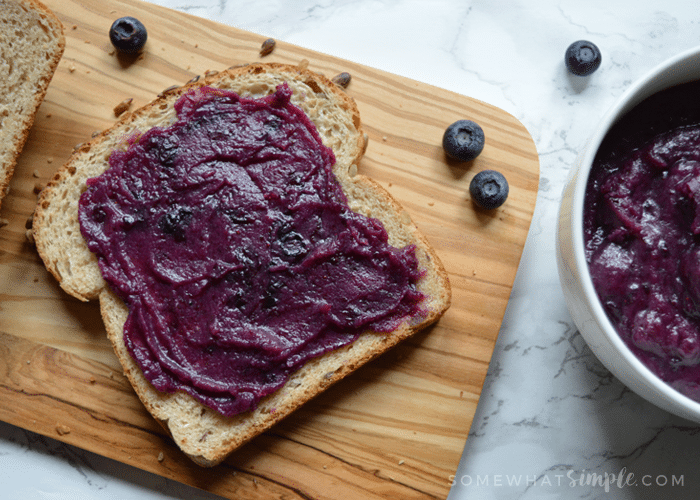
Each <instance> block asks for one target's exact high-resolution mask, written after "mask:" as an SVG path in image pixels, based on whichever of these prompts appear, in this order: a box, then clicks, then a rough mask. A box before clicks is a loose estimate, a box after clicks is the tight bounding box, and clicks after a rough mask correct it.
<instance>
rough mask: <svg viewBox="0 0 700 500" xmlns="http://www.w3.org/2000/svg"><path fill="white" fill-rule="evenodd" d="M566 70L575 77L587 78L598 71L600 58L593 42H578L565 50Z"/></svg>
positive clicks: (598, 50)
mask: <svg viewBox="0 0 700 500" xmlns="http://www.w3.org/2000/svg"><path fill="white" fill-rule="evenodd" d="M564 59H565V61H566V68H567V69H568V70H569V72H571V73H572V74H574V75H576V76H588V75H590V74H591V73H593V72H594V71H595V70H597V69H598V67H599V66H600V61H601V60H602V57H601V55H600V49H599V48H598V46H597V45H596V44H594V43H593V42H589V41H588V40H578V41H576V42H574V43H572V44H571V45H569V47H568V48H567V49H566V55H565V57H564Z"/></svg>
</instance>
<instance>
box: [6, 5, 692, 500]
mask: <svg viewBox="0 0 700 500" xmlns="http://www.w3.org/2000/svg"><path fill="white" fill-rule="evenodd" d="M91 1H98V0H91ZM154 1H156V2H157V3H159V4H161V5H165V6H168V7H171V8H175V9H178V10H182V11H185V12H188V13H190V14H193V15H197V16H202V17H206V18H210V19H214V20H217V21H220V22H225V23H228V24H231V25H234V26H236V27H239V28H243V29H247V30H250V31H253V32H256V33H259V34H263V35H268V36H271V37H274V38H277V39H280V40H284V41H286V42H290V43H294V44H297V45H301V46H304V47H308V48H310V49H314V50H317V51H322V52H326V53H330V54H333V55H336V56H339V57H342V58H345V59H349V60H352V61H356V62H360V63H363V64H366V65H370V66H373V67H377V68H381V69H383V70H387V71H390V72H394V73H398V74H401V75H404V76H407V77H410V78H414V79H416V80H420V81H423V82H427V83H430V84H434V85H437V86H441V87H444V88H447V89H449V90H452V91H455V92H459V93H462V94H466V95H468V96H471V97H475V98H478V99H481V100H483V101H486V102H488V103H490V104H493V105H495V106H498V107H500V108H502V109H504V110H506V111H508V112H510V113H511V114H513V115H514V116H515V117H516V118H518V119H519V120H520V121H521V122H522V123H523V124H524V125H525V126H526V127H527V129H528V130H529V132H530V134H531V135H532V137H533V138H534V140H535V143H536V145H537V149H538V152H539V155H540V164H541V183H540V191H539V196H538V201H537V207H536V211H535V216H534V219H533V222H532V226H531V230H530V235H529V239H528V242H527V245H526V247H525V251H524V254H523V258H522V261H521V265H520V268H519V271H518V275H517V279H516V283H515V287H514V289H513V293H512V296H511V300H510V303H509V306H508V309H507V312H506V316H505V319H504V321H503V326H502V329H501V332H500V335H499V339H498V343H497V345H496V349H495V352H494V355H493V360H492V362H491V367H490V370H489V373H488V376H487V380H486V384H485V386H484V390H483V394H482V397H481V400H480V403H479V407H478V409H477V413H476V415H475V418H474V422H473V425H472V429H471V433H470V437H469V439H468V441H467V443H466V446H465V449H464V454H463V457H462V461H461V464H460V467H459V470H458V471H457V474H456V478H455V485H454V487H453V489H452V492H451V494H450V497H449V498H450V499H451V500H452V499H454V500H461V499H466V498H481V499H488V498H496V499H506V498H507V499H511V498H520V499H530V498H538V499H540V498H587V499H588V498H619V499H647V498H665V499H684V498H696V497H698V496H699V495H700V472H698V468H697V467H696V466H695V465H694V464H693V458H694V457H695V456H696V453H695V451H696V449H697V448H696V447H698V446H700V426H697V425H694V424H691V423H690V422H687V421H684V420H681V419H679V418H676V417H673V416H671V415H669V414H667V413H665V412H663V411H661V410H659V409H656V408H655V407H653V406H651V405H650V404H648V403H646V402H645V401H643V400H641V399H640V398H639V397H637V396H636V395H635V394H633V393H632V392H630V391H629V390H628V389H626V388H625V387H624V386H622V385H621V384H620V383H619V382H618V381H617V380H616V379H614V378H613V377H612V376H611V375H610V374H609V372H607V370H606V369H605V368H603V366H602V365H601V364H600V363H599V362H598V361H597V360H596V359H595V357H594V356H593V355H592V354H591V351H590V350H589V349H588V348H587V346H586V345H585V343H584V341H583V339H582V338H581V336H580V335H579V333H578V332H577V330H576V327H575V326H574V325H573V323H572V321H571V318H570V316H569V314H568V312H567V310H566V307H565V304H564V300H563V297H562V293H561V290H560V287H559V282H558V276H557V270H556V266H555V261H554V237H555V220H556V214H557V209H558V202H559V197H560V194H561V190H562V187H563V184H564V181H565V178H566V176H567V174H568V172H569V170H570V167H571V165H572V163H573V160H574V158H575V156H576V154H577V151H578V150H579V149H580V148H581V146H582V145H583V143H584V141H585V140H586V139H587V136H588V135H589V134H590V132H591V131H592V128H593V126H594V124H595V123H596V121H597V120H598V119H599V118H600V117H601V116H602V115H603V114H604V112H605V111H606V110H607V109H608V107H609V106H611V105H612V104H613V102H614V100H615V99H616V98H617V97H618V96H619V95H620V94H621V93H622V92H623V91H624V90H625V89H626V88H627V87H628V86H629V85H630V83H631V82H632V81H634V80H635V79H636V78H638V77H639V76H641V75H643V74H644V73H645V72H647V71H648V70H650V69H651V68H652V67H653V66H655V65H656V64H658V63H660V62H662V61H663V60H664V59H666V58H668V57H670V56H672V55H674V54H676V53H678V52H681V51H683V50H685V49H688V48H690V47H692V46H694V45H696V44H698V43H700V17H698V10H697V6H696V5H695V2H692V1H689V0H682V1H681V0H676V1H666V2H663V3H659V4H657V3H656V2H643V1H642V2H640V1H639V0H626V1H615V2H613V1H609V0H608V1H601V0H595V1H594V0H589V1H586V2H580V1H573V0H564V1H555V0H532V1H528V2H524V1H518V0H501V1H498V2H494V1H490V0H481V1H466V0H461V1H458V0H433V1H431V2H422V1H418V0H297V1H295V2H283V1H281V0H278V1H265V0H257V1H251V0H202V1H199V2H198V1H197V0H154ZM183 36H187V34H184V35H183ZM578 39H589V40H591V41H593V42H595V43H596V44H598V46H599V47H600V48H601V50H602V53H603V63H602V66H601V68H600V69H599V70H598V71H597V72H596V73H594V74H593V75H592V76H591V77H588V78H585V79H582V78H577V77H571V76H569V75H568V74H567V73H566V70H565V68H564V64H563V54H564V51H565V49H566V47H567V45H568V44H569V43H571V42H573V41H575V40H578ZM592 473H596V474H598V475H600V476H604V475H605V474H607V475H608V478H609V479H613V476H611V475H613V474H614V475H615V476H614V479H615V481H614V482H612V481H611V482H609V483H608V485H607V487H606V485H601V484H592V485H591V484H586V483H587V482H588V480H589V479H590V477H591V476H587V474H592ZM620 473H623V474H626V475H625V476H624V477H623V481H621V482H618V481H617V479H618V477H620V476H619V475H620ZM629 474H632V476H629ZM625 481H627V482H625ZM0 486H1V488H0V497H1V498H8V499H14V498H22V499H25V500H34V499H42V500H44V499H52V500H53V499H66V500H68V499H70V500H74V499H122V498H140V499H144V500H151V499H175V498H177V499H185V498H187V499H215V498H219V497H216V496H214V495H210V494H207V493H203V492H201V491H198V490H194V489H192V488H189V487H187V486H183V485H181V484H178V483H176V482H173V481H169V480H164V479H162V478H160V477H158V476H154V475H151V474H149V473H145V472H142V471H139V470H137V469H134V468H131V467H128V466H124V465H122V464H120V463H117V462H114V461H111V460H108V459H105V458H102V457H99V456H96V455H93V454H91V453H87V452H84V451H81V450H79V449H76V448H73V447H71V446H67V445H64V444H61V443H59V442H57V441H54V440H52V439H48V438H43V437H40V436H37V435H35V434H32V433H29V432H26V431H23V430H21V429H18V428H15V427H13V426H10V425H7V424H4V423H0ZM606 490H609V491H606Z"/></svg>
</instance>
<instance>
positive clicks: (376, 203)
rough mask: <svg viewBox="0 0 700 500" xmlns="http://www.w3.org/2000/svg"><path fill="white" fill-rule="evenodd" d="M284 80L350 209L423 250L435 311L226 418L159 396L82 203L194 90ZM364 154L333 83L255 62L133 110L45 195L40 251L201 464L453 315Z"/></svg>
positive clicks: (429, 261)
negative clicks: (95, 249) (83, 225)
mask: <svg viewBox="0 0 700 500" xmlns="http://www.w3.org/2000/svg"><path fill="white" fill-rule="evenodd" d="M284 82H286V83H287V84H288V85H289V87H290V88H291V89H292V91H293V96H292V102H293V103H294V104H296V105H298V106H299V107H300V108H301V109H302V110H303V111H304V112H305V113H306V114H307V116H308V117H309V118H310V119H311V121H312V122H313V123H314V124H315V125H316V127H317V129H318V131H319V134H320V136H321V138H322V140H323V142H324V143H325V145H326V146H328V147H330V148H332V150H333V151H334V153H335V156H336V164H335V166H334V167H333V171H334V173H335V175H336V177H337V179H338V180H339V182H340V184H341V186H342V189H343V190H344V192H345V194H346V196H347V199H348V202H349V205H350V208H351V209H353V210H355V211H357V212H360V213H362V214H364V215H367V216H370V217H375V218H377V219H379V220H380V221H381V222H382V223H383V224H384V226H385V228H386V230H387V232H388V234H389V243H390V244H391V245H393V246H395V247H403V246H405V245H409V244H411V245H415V246H416V255H417V257H418V260H419V265H420V267H421V270H422V271H423V273H424V274H423V276H422V278H421V279H420V282H419V283H418V288H419V290H420V291H421V292H422V293H423V294H424V295H425V299H424V303H423V304H422V306H423V309H424V311H425V310H427V311H428V313H427V314H425V313H423V314H421V315H417V316H416V317H409V318H406V319H405V321H404V322H403V323H402V324H401V325H400V327H398V328H397V329H395V330H394V331H392V332H390V333H374V332H365V333H363V334H361V335H360V337H359V338H358V339H357V340H356V341H355V342H354V343H352V344H350V345H348V346H346V347H344V348H341V349H338V350H336V351H332V352H330V353H327V354H324V355H322V356H320V357H317V358H314V359H312V360H311V361H309V362H308V363H307V364H306V365H304V367H303V368H301V369H300V370H298V371H297V372H296V373H294V374H293V376H292V377H291V379H290V380H289V381H288V382H287V383H286V384H285V385H284V386H283V387H282V388H281V389H280V390H278V391H277V392H275V393H273V394H271V395H270V396H267V397H265V398H264V399H262V400H261V402H260V404H259V406H258V408H257V409H256V410H254V411H251V412H247V413H243V414H239V415H236V416H234V417H224V416H222V415H221V414H219V413H217V412H215V411H214V410H211V409H208V408H206V407H204V406H203V405H201V404H200V403H199V402H198V401H196V400H195V399H194V398H192V397H191V396H189V395H187V394H185V393H182V392H176V393H174V394H165V393H161V392H158V391H157V390H155V389H154V388H153V387H152V386H151V384H150V383H149V382H148V381H147V380H146V379H145V377H144V375H143V373H142V372H141V370H140V369H139V367H138V365H137V364H136V363H135V361H134V360H133V359H132V358H131V356H130V355H129V353H128V351H127V349H126V346H125V344H124V341H123V332H122V329H123V325H124V322H125V321H126V318H127V315H128V309H127V306H126V305H125V304H124V302H122V301H121V300H120V299H119V298H118V297H117V296H116V295H115V294H114V293H113V292H112V291H111V290H110V289H109V288H108V286H106V284H105V282H104V281H103V279H102V277H101V275H100V270H99V268H98V265H97V259H96V257H95V256H94V255H93V254H92V253H90V251H89V250H88V248H87V244H86V243H85V241H84V240H83V238H82V236H81V233H80V227H79V223H78V199H79V197H80V195H81V193H82V192H83V191H84V189H85V187H86V180H87V179H88V178H90V177H94V176H97V175H99V174H100V173H101V172H103V171H104V170H105V169H106V168H107V164H108V158H109V155H110V153H111V152H112V151H113V150H114V149H115V148H119V147H122V146H123V144H124V141H125V138H127V137H129V136H130V135H131V134H132V133H133V132H135V131H144V130H147V129H148V128H150V127H153V126H167V125H168V124H170V123H172V122H173V120H174V118H175V112H174V109H173V104H174V102H175V101H176V100H177V99H178V97H179V96H181V95H182V94H183V93H184V92H185V91H186V90H187V89H189V88H191V87H192V86H193V85H209V86H213V87H218V88H224V89H229V90H233V91H235V92H236V93H238V94H239V95H241V96H247V97H260V96H263V95H267V94H270V93H272V92H274V91H275V89H276V87H277V86H278V85H280V84H282V83H284ZM365 147H366V138H365V136H364V133H363V131H362V128H361V125H360V116H359V112H358V109H357V106H356V105H355V102H354V100H353V99H351V98H350V97H348V95H347V94H346V93H345V92H344V91H343V90H341V89H340V88H339V87H337V86H336V85H335V84H333V83H332V82H331V81H330V80H328V79H327V78H325V77H323V76H321V75H319V74H316V73H313V72H311V71H308V70H306V69H302V68H297V67H295V66H290V65H282V64H275V63H270V64H251V65H246V66H242V67H235V68H231V69H229V70H226V71H222V72H220V73H218V74H216V75H210V76H207V77H206V78H203V79H201V80H199V81H197V82H193V83H190V84H188V85H186V86H184V87H179V88H176V89H172V90H170V91H168V92H166V93H165V94H164V95H161V96H160V97H159V98H157V99H156V100H155V101H153V102H152V103H151V104H149V105H147V106H145V107H143V108H141V109H138V110H136V111H134V112H133V113H132V114H130V115H129V116H128V117H126V118H125V119H123V120H121V121H119V122H118V123H117V124H116V125H115V126H113V127H112V128H110V129H108V130H107V131H105V132H103V133H102V134H101V135H99V136H98V137H96V138H94V139H93V140H92V141H90V142H89V143H87V144H85V145H84V146H82V147H81V148H80V149H79V150H78V151H76V152H74V153H73V155H72V156H71V158H70V159H69V160H68V162H67V163H66V164H65V165H64V166H63V167H62V168H61V169H60V170H59V171H58V173H57V174H56V176H55V177H54V178H53V180H52V181H51V182H50V183H49V184H48V186H47V187H46V188H45V189H44V190H43V191H42V193H41V195H40V197H39V203H38V206H37V209H36V212H35V217H34V224H33V231H34V238H35V241H36V246H37V250H38V252H39V254H40V256H41V258H42V259H43V261H44V263H45V265H46V267H47V269H48V270H49V271H50V272H51V273H52V274H53V275H54V276H55V277H56V279H57V280H58V281H59V282H60V284H61V286H62V287H63V289H64V290H66V291H67V292H68V293H70V294H71V295H73V296H75V297H77V298H80V299H82V300H89V299H94V298H99V301H100V308H101V311H102V317H103V319H104V322H105V325H106V329H107V334H108V337H109V339H110V340H111V342H112V344H113V346H114V349H115V351H116V353H117V356H118V357H119V360H120V362H121V363H122V365H123V367H124V372H125V373H126V375H127V377H128V378H129V380H130V381H131V383H132V384H133V386H134V389H135V390H136V392H137V393H138V395H139V397H140V399H141V401H142V402H143V404H144V405H145V406H146V408H147V409H148V410H149V411H150V412H151V414H152V415H153V416H154V417H155V418H156V419H157V420H158V421H159V422H160V423H161V424H162V425H163V426H164V427H165V428H166V429H167V430H168V431H169V432H170V434H171V435H172V437H173V439H174V440H175V442H176V443H177V444H178V446H179V447H180V448H181V449H182V450H183V451H184V452H185V453H186V454H187V455H188V456H190V457H191V458H192V460H194V461H195V462H196V463H197V464H200V465H203V466H212V465H215V464H217V463H219V462H220V461H221V460H223V459H224V458H225V457H226V456H227V455H228V454H229V453H231V452H232V451H233V450H235V449H236V448H238V447H239V446H241V445H242V444H243V443H245V442H247V441H249V440H250V439H252V438H253V437H255V436H256V435H258V434H260V433H262V432H264V431H265V430H266V429H268V428H270V427H271V426H272V425H273V424H275V423H276V422H278V421H279V420H280V419H282V418H283V417H285V416H287V415H288V414H289V413H291V412H292V411H293V410H294V409H296V408H298V407H299V406H300V405H301V404H303V403H304V402H306V401H308V400H309V399H311V398H312V397H314V396H315V395H317V394H319V393H320V392H322V391H323V390H324V389H326V388H327V387H328V386H329V385H331V384H332V383H334V382H336V381H338V380H340V379H342V378H343V377H345V376H346V375H348V374H349V373H351V372H352V371H353V370H355V369H356V368H358V367H359V366H361V365H363V364H364V363H366V362H367V361H369V360H370V359H372V358H374V357H376V356H377V355H379V354H381V353H382V352H384V351H386V350H387V349H389V348H390V347H391V346H393V345H395V344H396V343H398V342H400V341H401V340H403V339H405V338H407V337H409V336H410V335H412V334H413V333H415V332H416V331H418V330H419V329H421V328H423V327H425V326H427V325H429V324H431V323H433V322H434V321H436V320H437V319H438V318H439V317H440V316H441V315H442V314H443V313H444V312H445V310H446V309H447V308H448V307H449V305H450V300H451V292H450V285H449V280H448V278H447V274H446V272H445V270H444V268H443V266H442V264H441V263H440V260H439V258H438V257H437V255H436V254H435V251H434V250H433V249H432V247H431V246H430V245H429V244H428V242H427V240H426V239H425V237H424V236H422V235H421V234H420V233H419V231H418V230H417V229H416V227H415V225H414V224H413V223H412V222H411V219H410V217H409V216H408V214H407V213H406V212H405V211H404V210H403V209H402V208H401V206H399V204H398V203H397V202H396V201H395V200H394V199H393V198H392V197H391V196H390V195H389V194H388V193H387V192H386V191H385V190H384V189H383V188H382V187H381V186H380V185H379V184H377V183H376V182H374V181H372V180H370V179H369V178H367V177H365V176H363V175H359V174H357V164H358V162H359V161H360V159H361V157H362V155H363V154H364V150H365Z"/></svg>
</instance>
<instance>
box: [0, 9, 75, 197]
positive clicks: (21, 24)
mask: <svg viewBox="0 0 700 500" xmlns="http://www.w3.org/2000/svg"><path fill="white" fill-rule="evenodd" d="M65 46H66V40H65V37H64V35H63V25H62V24H61V22H60V21H59V20H58V18H57V17H56V16H55V15H54V14H53V12H51V11H50V10H49V9H48V8H47V7H46V6H45V5H43V4H42V3H40V2H38V1H36V0H0V202H2V198H4V197H5V195H6V194H7V191H8V189H9V184H10V179H11V178H12V174H13V173H14V169H15V165H16V163H17V158H18V157H19V154H20V152H21V151H22V148H23V147H24V143H25V142H26V140H27V137H28V136H29V129H30V128H31V126H32V124H33V123H34V117H35V115H36V112H37V109H38V108H39V105H40V104H41V103H42V101H43V100H44V96H45V95H46V89H47V88H48V86H49V83H50V82H51V78H53V74H54V71H55V70H56V66H58V62H59V61H60V60H61V57H62V56H63V51H64V49H65Z"/></svg>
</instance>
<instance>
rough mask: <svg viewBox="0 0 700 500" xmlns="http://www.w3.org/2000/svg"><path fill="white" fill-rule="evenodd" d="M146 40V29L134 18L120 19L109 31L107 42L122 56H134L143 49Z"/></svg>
mask: <svg viewBox="0 0 700 500" xmlns="http://www.w3.org/2000/svg"><path fill="white" fill-rule="evenodd" d="M147 38H148V32H147V31H146V27H145V26H144V25H143V23H142V22H141V21H139V20H138V19H136V18H134V17H130V16H126V17H120V18H119V19H117V20H116V21H114V23H112V27H111V28H110V29H109V40H110V41H111V42H112V45H114V48H115V49H117V50H118V51H119V52H123V53H124V54H136V53H137V52H140V51H141V49H143V46H144V45H145V44H146V39H147Z"/></svg>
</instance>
